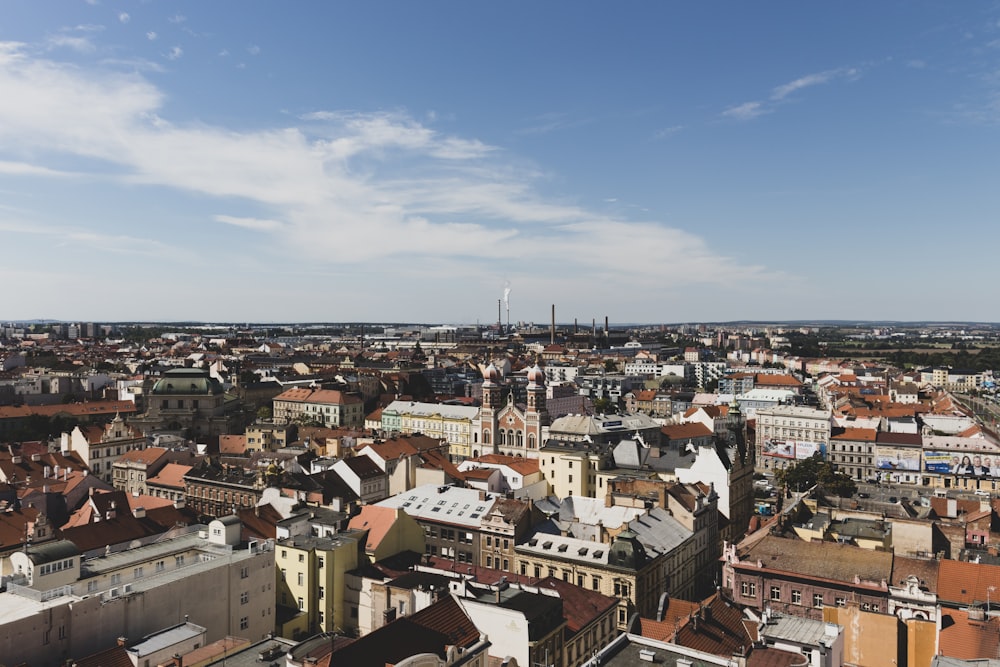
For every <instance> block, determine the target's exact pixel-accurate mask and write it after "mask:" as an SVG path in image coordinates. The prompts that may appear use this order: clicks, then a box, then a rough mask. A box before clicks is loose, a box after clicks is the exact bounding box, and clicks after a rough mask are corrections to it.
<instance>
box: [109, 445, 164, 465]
mask: <svg viewBox="0 0 1000 667" xmlns="http://www.w3.org/2000/svg"><path fill="white" fill-rule="evenodd" d="M166 453H167V450H166V449H164V448H163V447H146V448H145V449H130V450H129V451H127V452H125V453H124V454H122V455H121V456H119V457H118V459H117V460H116V461H115V463H116V464H117V463H138V464H144V465H146V466H150V465H153V464H154V463H156V462H157V461H158V460H159V459H160V458H161V457H163V456H164V455H166Z"/></svg>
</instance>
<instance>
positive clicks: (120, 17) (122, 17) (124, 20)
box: [118, 12, 132, 23]
mask: <svg viewBox="0 0 1000 667" xmlns="http://www.w3.org/2000/svg"><path fill="white" fill-rule="evenodd" d="M131 20H132V17H131V16H129V15H128V12H122V13H120V14H119V15H118V21H119V22H120V23H128V22H129V21H131Z"/></svg>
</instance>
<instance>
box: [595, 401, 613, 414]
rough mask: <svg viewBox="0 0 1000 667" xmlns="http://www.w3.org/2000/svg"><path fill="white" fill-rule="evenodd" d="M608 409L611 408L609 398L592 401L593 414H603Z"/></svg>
mask: <svg viewBox="0 0 1000 667" xmlns="http://www.w3.org/2000/svg"><path fill="white" fill-rule="evenodd" d="M610 407H611V399H610V398H604V397H601V398H595V399H594V412H596V413H597V414H599V415H603V414H605V413H606V412H607V411H608V409H609V408H610Z"/></svg>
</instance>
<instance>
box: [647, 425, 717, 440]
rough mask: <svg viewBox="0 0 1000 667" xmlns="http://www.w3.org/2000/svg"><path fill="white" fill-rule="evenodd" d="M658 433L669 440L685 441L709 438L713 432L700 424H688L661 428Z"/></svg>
mask: <svg viewBox="0 0 1000 667" xmlns="http://www.w3.org/2000/svg"><path fill="white" fill-rule="evenodd" d="M660 432H661V433H663V435H665V436H666V437H668V438H670V439H671V440H685V439H689V438H704V437H706V436H711V435H712V434H713V433H714V431H712V429H710V428H708V427H707V426H705V425H704V424H702V423H701V422H690V423H688V424H672V425H670V426H663V427H661V428H660Z"/></svg>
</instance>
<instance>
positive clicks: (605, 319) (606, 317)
mask: <svg viewBox="0 0 1000 667" xmlns="http://www.w3.org/2000/svg"><path fill="white" fill-rule="evenodd" d="M604 335H605V337H606V336H607V335H608V316H607V315H605V316H604Z"/></svg>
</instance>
